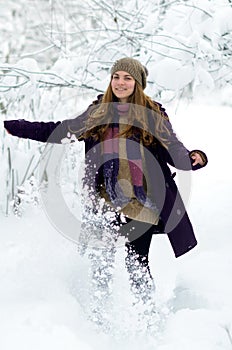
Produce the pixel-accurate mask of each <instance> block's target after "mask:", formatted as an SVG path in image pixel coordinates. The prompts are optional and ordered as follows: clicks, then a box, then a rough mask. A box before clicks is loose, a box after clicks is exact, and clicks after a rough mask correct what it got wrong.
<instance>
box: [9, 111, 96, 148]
mask: <svg viewBox="0 0 232 350" xmlns="http://www.w3.org/2000/svg"><path fill="white" fill-rule="evenodd" d="M90 107H91V106H89V108H88V109H87V110H86V111H85V112H84V113H83V114H81V115H79V116H77V117H76V118H73V119H67V120H64V121H62V122H60V121H58V122H31V121H27V120H24V119H18V120H5V121H4V127H5V129H6V130H7V131H8V133H9V134H11V135H13V136H18V137H22V138H25V139H31V140H36V141H40V142H49V143H67V141H68V140H69V139H70V140H71V141H72V140H73V139H74V138H75V139H78V140H79V139H81V134H82V133H83V131H84V126H85V121H86V119H87V117H88V114H89V109H90Z"/></svg>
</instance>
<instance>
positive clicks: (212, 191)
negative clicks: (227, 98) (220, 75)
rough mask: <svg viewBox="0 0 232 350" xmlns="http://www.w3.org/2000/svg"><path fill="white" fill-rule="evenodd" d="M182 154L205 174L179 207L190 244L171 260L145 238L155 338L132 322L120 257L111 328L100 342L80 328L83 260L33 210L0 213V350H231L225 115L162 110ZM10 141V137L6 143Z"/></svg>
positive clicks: (222, 111) (160, 244) (163, 241)
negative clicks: (187, 222) (186, 218)
mask: <svg viewBox="0 0 232 350" xmlns="http://www.w3.org/2000/svg"><path fill="white" fill-rule="evenodd" d="M168 113H169V115H170V117H171V121H172V124H173V125H174V128H175V130H177V133H178V136H179V137H180V139H181V140H182V141H183V143H184V144H185V145H186V147H188V148H189V149H194V148H199V149H202V150H204V151H205V152H206V153H207V155H208V158H209V164H208V165H207V167H206V168H204V169H202V170H199V171H196V172H192V175H191V176H192V185H191V196H190V199H189V201H188V203H187V209H188V213H189V215H190V218H191V220H192V222H193V225H194V229H195V233H196V236H197V238H198V241H199V244H198V246H197V248H195V249H194V250H193V251H192V252H190V253H188V254H186V255H184V256H182V257H181V258H178V259H176V258H175V257H174V255H173V253H172V250H171V247H170V245H169V242H168V239H167V237H164V236H155V237H153V240H152V245H151V250H150V266H151V270H152V274H153V276H154V279H155V283H156V287H157V289H156V298H157V308H159V310H160V312H161V313H164V314H165V315H166V322H165V324H164V327H163V329H160V330H159V331H158V332H156V333H154V334H149V335H148V334H146V333H144V332H143V331H141V330H140V331H139V330H138V329H137V328H136V327H137V326H136V324H134V323H133V310H132V308H131V307H129V293H128V291H127V290H125V281H126V275H125V270H124V267H123V259H122V258H121V256H120V254H121V252H120V250H119V252H118V257H117V266H116V269H115V282H114V293H115V295H114V297H115V301H114V307H115V309H114V310H112V313H113V318H114V324H115V329H114V332H113V333H109V334H104V333H103V332H101V331H100V330H99V329H96V328H95V327H94V325H93V324H92V323H91V322H90V321H88V320H87V319H86V315H85V312H84V308H83V304H84V303H87V302H88V299H87V298H88V296H87V295H85V289H86V286H87V274H88V272H87V271H88V261H87V258H81V257H80V256H79V255H78V253H77V251H76V246H75V245H74V244H73V243H72V242H71V241H69V240H67V239H65V238H64V237H63V236H61V235H60V234H59V233H58V232H56V230H55V228H54V227H53V226H52V224H51V223H50V221H49V220H48V218H47V217H46V215H45V213H44V212H43V210H42V208H41V207H40V206H37V207H29V208H28V209H27V210H26V212H25V213H24V215H23V216H22V218H17V217H15V216H14V215H13V214H11V215H10V216H8V217H5V216H4V215H3V214H2V213H0V218H1V234H0V281H1V282H0V283H1V287H0V349H1V350H15V349H17V350H29V349H30V350H32V349H33V350H53V349H54V350H60V349H62V350H63V349H66V350H74V349H75V350H77V349H81V350H106V349H107V350H108V349H112V350H116V349H120V350H123V349H125V350H126V349H130V348H132V349H134V350H137V349H139V350H141V349H142V350H151V349H152V350H153V349H157V350H186V349H188V350H191V349H194V350H196V349H197V350H227V349H228V350H229V349H232V339H231V337H232V312H231V310H232V297H231V296H232V283H231V266H232V254H231V247H232V235H231V231H230V230H231V205H230V199H231V196H232V188H231V173H230V170H231V161H230V157H229V155H230V147H229V146H230V141H231V127H232V119H231V115H230V113H231V108H230V107H227V106H220V105H216V104H215V103H214V102H213V99H212V103H211V104H207V105H206V104H204V103H202V102H196V103H191V104H189V105H186V103H181V104H180V106H179V108H178V110H177V113H176V114H175V111H174V107H173V108H170V109H169V110H168ZM9 137H11V136H9Z"/></svg>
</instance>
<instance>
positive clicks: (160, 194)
mask: <svg viewBox="0 0 232 350" xmlns="http://www.w3.org/2000/svg"><path fill="white" fill-rule="evenodd" d="M100 99H101V96H98V101H97V102H96V101H95V104H96V103H99V101H100ZM92 106H93V105H90V106H89V107H88V109H87V110H86V111H85V112H84V113H83V114H81V115H80V116H77V117H76V118H74V119H69V120H64V121H62V122H29V121H26V120H23V119H19V120H9V121H8V120H7V121H4V126H5V128H6V129H7V131H8V132H9V133H10V134H11V135H14V136H18V137H22V138H29V139H32V140H37V141H41V142H49V143H50V142H51V143H61V142H62V140H63V139H64V138H66V137H67V134H68V132H71V133H72V132H74V131H75V132H76V136H77V137H80V140H83V141H84V142H85V154H86V164H87V169H86V176H85V182H86V184H88V185H89V186H90V187H92V188H94V190H97V189H98V187H99V185H100V184H102V183H103V181H104V177H103V171H102V166H101V164H102V161H101V154H100V147H97V146H98V144H99V141H96V140H94V139H93V138H91V137H89V138H86V139H84V138H81V133H79V134H78V131H79V130H81V129H82V128H83V127H84V125H85V121H86V119H87V117H88V115H89V111H90V109H91V108H92ZM160 109H161V110H162V111H163V112H164V109H163V108H162V107H161V105H160ZM165 125H166V127H167V128H168V131H169V133H170V136H169V147H168V150H167V149H166V148H165V147H164V146H162V144H161V143H160V142H157V143H156V145H155V146H154V145H150V146H144V147H145V148H146V149H147V150H148V151H149V152H144V157H145V164H146V168H147V173H148V176H149V182H150V186H151V193H152V197H153V200H154V202H155V203H156V205H157V207H158V208H159V209H160V222H161V223H162V225H163V232H164V233H167V235H168V238H169V240H170V243H171V246H172V248H173V251H174V254H175V256H176V257H179V256H181V255H183V254H185V253H186V252H188V251H189V250H191V249H192V248H194V247H195V246H196V245H197V240H196V237H195V235H194V232H193V228H192V224H191V222H190V220H189V217H188V214H187V212H186V210H185V207H184V203H183V201H182V199H181V197H180V194H179V191H178V189H177V186H176V184H175V181H174V180H173V175H172V173H171V170H170V168H169V166H168V164H169V165H171V166H174V167H175V168H177V169H180V170H198V169H200V168H202V167H203V166H205V165H206V164H207V162H208V160H207V157H206V155H205V153H204V152H202V151H199V150H194V151H197V152H199V153H200V154H201V155H202V157H203V158H204V160H205V164H204V165H203V166H201V165H200V164H197V165H195V166H193V165H192V163H193V160H192V159H191V158H190V154H191V153H192V152H193V151H191V152H189V151H188V150H187V149H186V148H185V147H184V145H183V144H182V143H181V142H180V141H179V140H178V139H177V137H176V135H175V133H174V132H173V129H172V126H171V123H170V121H169V120H168V119H167V120H166V119H165ZM88 160H90V161H88ZM154 175H155V176H154Z"/></svg>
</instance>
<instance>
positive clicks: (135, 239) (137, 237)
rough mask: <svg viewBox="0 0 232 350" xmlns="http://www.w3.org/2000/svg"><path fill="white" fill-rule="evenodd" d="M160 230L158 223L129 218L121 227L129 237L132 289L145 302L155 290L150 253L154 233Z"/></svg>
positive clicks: (127, 255)
mask: <svg viewBox="0 0 232 350" xmlns="http://www.w3.org/2000/svg"><path fill="white" fill-rule="evenodd" d="M159 232H160V227H159V226H158V225H151V224H148V223H144V222H140V221H136V220H128V219H127V223H125V224H123V225H122V226H121V228H120V233H121V234H122V235H123V236H125V237H126V239H127V242H126V245H125V246H126V268H127V271H128V273H129V279H130V283H131V289H132V291H133V293H134V294H135V296H136V297H137V299H138V300H142V301H143V302H147V300H149V299H150V298H151V292H152V291H154V290H155V285H154V282H153V278H152V276H151V272H150V268H149V260H148V254H149V248H150V244H151V239H152V235H153V234H156V233H159Z"/></svg>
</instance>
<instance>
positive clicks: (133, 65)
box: [111, 57, 148, 89]
mask: <svg viewBox="0 0 232 350" xmlns="http://www.w3.org/2000/svg"><path fill="white" fill-rule="evenodd" d="M120 70H121V71H124V72H127V73H129V74H130V75H131V76H132V77H133V78H134V79H135V80H136V81H137V82H138V83H139V84H140V85H141V86H142V88H143V89H145V87H146V85H147V76H148V70H147V68H146V67H145V66H143V65H142V64H141V63H140V62H139V61H138V60H136V59H134V58H130V57H124V58H121V59H119V60H117V61H116V62H115V63H114V64H113V67H112V68H111V76H112V75H113V74H114V73H116V72H118V71H120Z"/></svg>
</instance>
